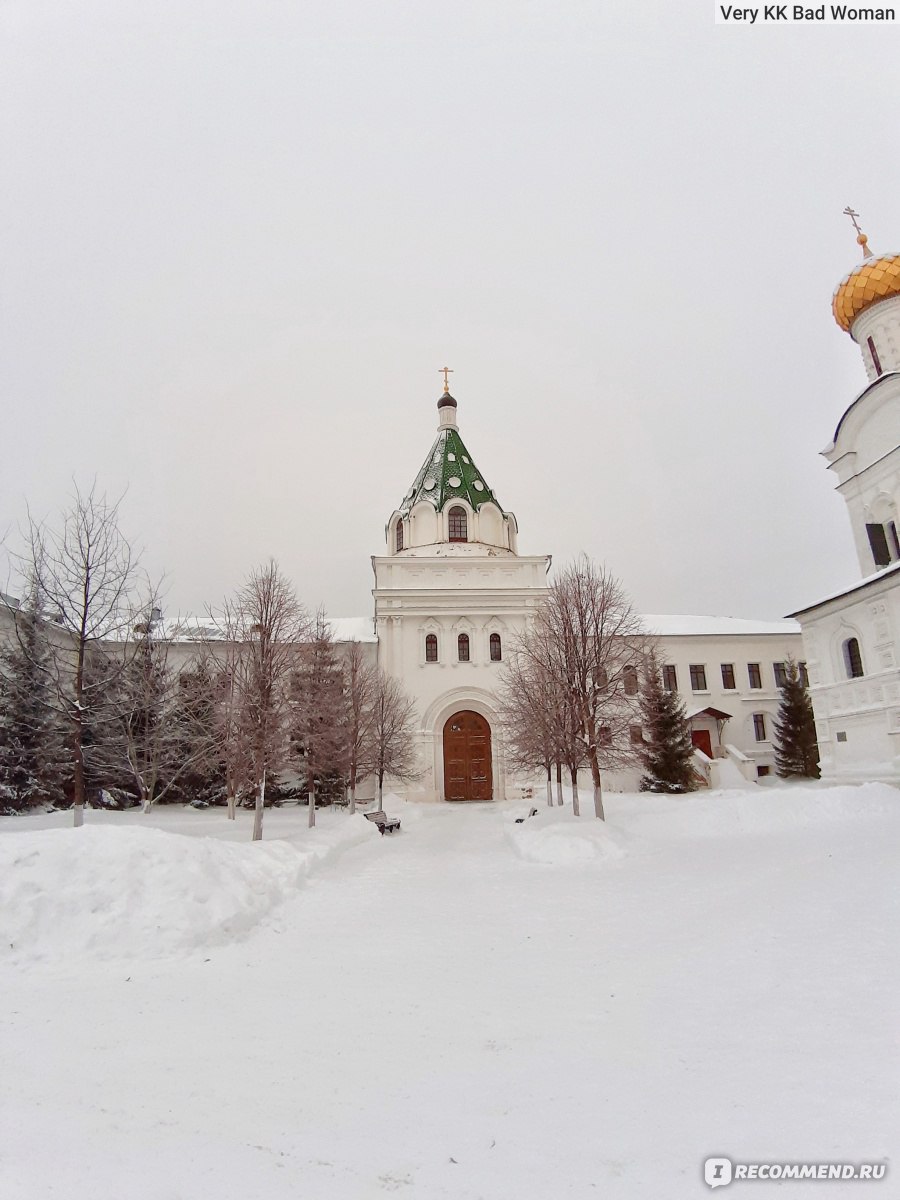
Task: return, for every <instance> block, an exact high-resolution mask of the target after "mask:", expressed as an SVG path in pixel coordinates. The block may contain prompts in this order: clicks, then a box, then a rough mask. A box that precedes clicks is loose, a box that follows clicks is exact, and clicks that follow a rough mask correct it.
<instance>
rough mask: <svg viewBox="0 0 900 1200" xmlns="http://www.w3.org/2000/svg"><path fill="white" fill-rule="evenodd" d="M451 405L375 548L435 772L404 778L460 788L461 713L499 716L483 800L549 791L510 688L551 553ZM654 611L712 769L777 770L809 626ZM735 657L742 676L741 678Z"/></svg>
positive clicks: (399, 668) (394, 638) (631, 785)
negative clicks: (463, 434) (506, 722)
mask: <svg viewBox="0 0 900 1200" xmlns="http://www.w3.org/2000/svg"><path fill="white" fill-rule="evenodd" d="M438 411H439V421H440V423H439V426H438V437H437V440H436V441H435V443H434V445H433V446H432V448H431V450H430V451H429V454H428V457H427V458H426V460H425V463H424V464H423V466H422V468H421V470H420V471H419V473H418V475H417V477H416V480H415V482H414V483H413V486H412V487H411V488H410V489H409V491H408V492H407V494H406V496H405V497H404V500H403V502H402V504H401V506H400V507H399V508H398V509H396V510H395V511H394V512H393V513H392V514H391V516H390V518H389V520H388V522H387V525H386V528H385V538H386V547H385V553H384V554H383V555H380V556H377V557H374V558H373V559H372V566H373V569H374V573H375V588H374V592H373V595H374V598H375V625H376V633H377V639H378V662H379V665H380V666H381V667H382V668H383V669H384V670H385V671H387V672H388V673H390V674H392V675H394V676H395V677H396V678H397V679H398V680H399V681H400V682H401V683H402V685H403V687H404V689H405V690H406V691H407V692H408V693H409V694H410V695H411V696H412V697H413V698H414V700H415V703H416V708H417V713H418V732H417V739H418V745H419V753H420V767H421V772H422V774H421V778H420V779H419V780H418V781H417V782H415V783H413V784H411V785H410V786H409V787H403V786H402V785H399V784H397V783H394V784H393V785H392V786H393V787H394V789H395V790H397V791H399V792H402V793H404V794H406V795H407V796H409V797H410V798H411V799H418V800H426V801H435V800H443V799H446V798H448V797H447V786H448V785H447V774H448V769H447V763H446V762H445V745H444V736H445V730H446V729H448V728H449V727H452V725H453V721H454V718H456V717H457V716H458V715H459V714H463V713H474V714H477V716H478V717H480V718H482V719H483V720H484V722H486V724H487V727H488V729H489V734H488V740H489V744H490V781H489V787H486V788H484V789H483V790H482V792H481V793H480V794H479V796H478V797H477V798H481V799H487V798H491V799H506V798H514V797H519V796H522V795H523V794H528V793H529V790H531V789H534V790H535V794H537V793H538V791H539V789H540V787H541V786H542V781H541V780H540V779H537V778H527V777H523V776H516V775H513V773H512V772H510V771H509V769H508V767H507V762H506V755H505V753H504V747H503V739H502V731H501V730H500V728H499V725H498V721H497V699H496V697H497V690H498V685H499V681H500V679H501V677H502V668H503V661H504V659H505V657H506V654H507V651H508V648H509V647H510V646H511V645H512V643H513V641H514V640H515V638H516V637H517V636H518V635H519V634H520V633H521V632H522V631H523V630H524V629H525V627H526V625H527V623H528V620H529V618H530V616H531V614H533V613H534V611H535V609H536V608H537V607H538V606H539V605H540V604H541V602H542V601H543V599H544V597H545V596H546V593H547V573H548V570H549V568H550V558H549V556H547V555H539V556H527V555H520V554H519V553H518V549H517V537H518V528H517V525H516V521H515V517H514V516H513V514H512V513H507V512H505V511H504V510H503V509H502V507H501V506H500V504H499V503H498V502H497V500H496V498H495V497H494V496H493V493H491V492H490V489H489V488H488V487H487V484H486V483H485V482H484V480H483V479H482V478H481V475H480V473H479V472H478V470H477V468H476V467H475V465H474V463H473V462H472V459H471V456H470V455H469V453H468V451H467V450H466V448H465V446H464V445H463V444H462V442H461V441H459V432H458V429H457V423H456V402H455V401H454V400H453V399H452V397H449V396H447V397H442V399H441V402H440V403H439V408H438ZM460 464H461V465H460ZM463 467H464V468H465V470H466V471H467V472H468V475H464V473H463V469H462V468H463ZM444 483H447V484H449V485H450V486H449V488H444V487H443V484H444ZM452 510H456V514H457V517H456V519H457V525H456V527H455V528H452V527H451V512H452ZM460 513H462V514H464V518H465V519H464V522H463V525H464V531H465V540H462V537H461V530H462V527H463V525H460V524H459V521H460ZM645 620H646V624H647V628H648V630H649V631H650V632H652V633H654V634H656V635H657V636H658V639H659V641H658V653H659V661H660V663H661V664H663V665H665V666H668V667H671V668H674V671H675V680H674V682H675V686H676V687H677V690H678V691H680V692H681V693H682V695H683V696H684V699H685V702H686V706H687V710H688V713H689V715H690V716H691V726H692V730H693V733H694V740H695V744H696V746H697V751H696V755H695V758H696V765H697V770H698V773H699V774H700V775H701V777H702V778H704V780H705V781H706V782H708V783H709V784H710V785H712V786H719V785H727V784H728V783H740V784H744V783H745V782H747V781H755V780H756V779H757V778H760V777H762V776H764V775H767V774H770V773H772V774H774V770H775V756H774V744H773V742H772V737H773V733H774V720H775V715H776V713H777V709H778V701H779V696H778V689H777V686H776V682H775V670H776V664H777V665H779V666H780V664H782V663H784V662H785V661H786V660H787V659H788V658H794V659H801V658H802V645H801V640H800V627H799V625H797V623H796V622H794V621H776V622H758V621H746V620H741V619H738V618H717V617H670V616H650V617H647V618H646V619H645ZM336 632H338V634H339V635H340V631H339V630H337V631H336ZM460 639H463V653H462V654H461V652H460ZM429 642H430V650H429ZM466 655H467V657H466ZM492 655H493V656H492ZM723 664H724V665H725V666H726V667H727V668H729V670H730V671H731V672H732V673H733V683H734V686H733V687H732V686H728V685H729V684H730V683H731V682H732V679H731V676H730V675H729V674H728V671H726V672H725V673H724V674H723ZM751 667H752V669H753V671H754V672H755V673H754V674H753V675H752V676H751V673H750V671H751ZM692 668H693V672H692ZM701 671H702V672H703V677H702V679H701V677H700V674H699V672H701ZM757 679H758V686H757V685H756V681H757ZM701 684H702V685H703V686H701ZM447 753H448V754H449V751H448V752H447ZM639 778H640V768H639V766H638V765H637V763H636V764H635V768H634V769H633V770H619V771H616V772H610V773H608V775H607V778H606V786H607V787H609V788H610V789H612V790H622V789H628V790H631V789H635V788H636V787H637V785H638V781H639Z"/></svg>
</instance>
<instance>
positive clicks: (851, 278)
mask: <svg viewBox="0 0 900 1200" xmlns="http://www.w3.org/2000/svg"><path fill="white" fill-rule="evenodd" d="M891 296H900V254H882V255H880V256H879V257H878V258H866V259H864V260H863V261H862V262H861V263H860V264H859V266H858V267H856V268H855V269H854V270H852V271H851V272H850V274H849V275H848V276H847V277H846V278H845V279H842V280H841V282H840V283H839V284H838V286H837V288H836V289H835V293H834V297H833V299H832V301H831V309H832V312H833V313H834V319H835V320H836V321H837V323H838V325H840V327H841V329H843V330H846V331H847V332H849V330H850V327H851V325H852V324H853V322H854V321H855V320H856V318H857V317H858V316H859V314H860V313H861V312H862V311H863V310H864V309H866V308H868V307H869V305H870V304H877V303H878V301H879V300H887V299H888V298H889V297H891Z"/></svg>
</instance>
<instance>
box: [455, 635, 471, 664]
mask: <svg viewBox="0 0 900 1200" xmlns="http://www.w3.org/2000/svg"><path fill="white" fill-rule="evenodd" d="M456 647H457V650H458V651H459V661H460V662H468V661H469V635H468V634H467V633H461V634H460V635H459V637H458V638H457V639H456Z"/></svg>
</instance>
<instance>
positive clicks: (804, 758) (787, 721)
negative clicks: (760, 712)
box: [775, 658, 820, 779]
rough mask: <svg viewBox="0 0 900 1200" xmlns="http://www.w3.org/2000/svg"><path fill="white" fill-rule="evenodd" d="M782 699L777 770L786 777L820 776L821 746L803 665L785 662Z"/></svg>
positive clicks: (777, 732) (777, 734)
mask: <svg viewBox="0 0 900 1200" xmlns="http://www.w3.org/2000/svg"><path fill="white" fill-rule="evenodd" d="M784 675H785V679H784V683H783V684H782V687H781V703H780V704H779V707H778V716H777V717H776V718H775V770H776V771H777V772H778V774H779V775H780V776H781V778H782V779H789V778H791V777H799V778H801V779H818V778H819V774H820V772H819V747H818V744H817V742H816V722H815V718H814V716H813V707H812V701H811V700H810V698H809V692H808V691H807V689H806V684H805V683H804V682H803V680H802V678H801V676H800V667H799V666H798V665H797V663H796V662H795V661H794V660H793V659H792V658H789V659H788V660H787V662H786V663H785V671H784Z"/></svg>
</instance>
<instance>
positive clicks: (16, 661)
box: [0, 593, 64, 812]
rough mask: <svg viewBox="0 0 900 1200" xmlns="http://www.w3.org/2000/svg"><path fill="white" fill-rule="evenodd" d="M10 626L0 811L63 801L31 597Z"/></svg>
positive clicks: (0, 729) (39, 622)
mask: <svg viewBox="0 0 900 1200" xmlns="http://www.w3.org/2000/svg"><path fill="white" fill-rule="evenodd" d="M15 622H16V632H15V635H14V637H13V639H12V641H11V642H10V643H9V645H7V646H6V647H5V648H4V649H3V651H2V654H0V812H3V811H6V812H19V811H21V810H23V809H26V808H34V807H36V806H38V805H40V804H60V803H61V802H62V800H63V782H64V779H63V775H64V773H63V766H62V760H63V746H62V738H61V734H60V728H59V719H58V716H57V713H56V711H55V709H54V707H53V703H52V700H53V697H52V694H51V689H50V686H49V682H48V673H47V660H48V657H49V651H48V648H47V642H46V638H47V632H46V626H45V624H44V621H43V618H42V617H41V613H40V603H39V601H38V600H37V599H36V593H35V596H33V597H32V599H30V600H29V601H28V602H27V603H26V604H25V605H23V606H22V607H21V608H19V609H18V610H17V611H16V613H15Z"/></svg>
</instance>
